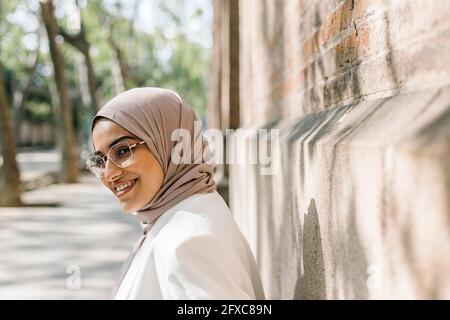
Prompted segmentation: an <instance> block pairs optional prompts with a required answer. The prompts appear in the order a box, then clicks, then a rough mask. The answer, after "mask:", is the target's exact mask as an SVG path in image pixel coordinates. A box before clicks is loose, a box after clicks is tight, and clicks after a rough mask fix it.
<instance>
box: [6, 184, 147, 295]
mask: <svg viewBox="0 0 450 320" xmlns="http://www.w3.org/2000/svg"><path fill="white" fill-rule="evenodd" d="M23 200H24V202H25V203H26V204H27V205H28V206H27V207H23V208H0V252H1V255H0V299H107V298H108V297H109V292H110V290H111V288H112V286H113V283H114V279H115V277H116V276H117V273H118V271H119V269H120V267H121V265H122V262H123V261H124V260H125V258H126V257H127V255H128V253H129V252H130V250H131V249H132V247H133V245H134V244H135V242H136V241H137V240H138V239H139V237H140V235H141V232H142V230H141V228H140V226H139V224H138V222H137V220H136V219H135V218H134V217H133V216H130V215H126V214H124V213H122V212H121V210H120V207H119V205H118V202H117V200H116V198H115V197H114V195H113V194H112V193H111V192H110V191H109V190H107V189H106V188H104V187H103V186H102V185H101V183H100V182H99V181H98V180H97V179H96V178H95V177H93V176H92V177H91V176H82V177H81V179H80V183H78V184H70V185H67V184H54V185H51V186H47V187H44V188H41V189H37V190H34V191H30V192H26V193H24V194H23ZM78 274H79V275H80V278H79V279H80V280H81V283H80V288H79V289H76V288H73V286H75V287H76V284H77V283H76V280H75V279H76V276H77V275H78ZM74 280H75V281H74Z"/></svg>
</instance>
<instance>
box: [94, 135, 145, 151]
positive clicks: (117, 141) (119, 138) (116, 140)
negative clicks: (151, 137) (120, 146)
mask: <svg viewBox="0 0 450 320" xmlns="http://www.w3.org/2000/svg"><path fill="white" fill-rule="evenodd" d="M125 139H137V138H135V137H131V136H121V137H118V138H117V139H114V140H113V141H112V142H111V143H110V144H109V146H108V149H109V148H111V147H112V146H113V145H115V144H117V143H119V142H120V141H122V140H125ZM94 154H96V155H97V154H102V152H101V151H99V150H97V151H95V152H94Z"/></svg>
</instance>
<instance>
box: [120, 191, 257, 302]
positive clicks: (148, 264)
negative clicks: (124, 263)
mask: <svg viewBox="0 0 450 320" xmlns="http://www.w3.org/2000/svg"><path fill="white" fill-rule="evenodd" d="M113 298H114V299H264V290H263V286H262V283H261V279H260V276H259V273H258V269H257V266H256V263H255V259H254V257H253V254H252V252H251V250H250V247H249V245H248V243H247V240H246V239H245V237H244V236H243V235H242V233H241V232H240V230H239V227H238V226H237V224H236V222H235V221H234V219H233V216H232V214H231V212H230V209H229V208H228V206H227V204H226V203H225V201H224V200H223V198H222V197H221V196H220V194H219V193H218V192H217V191H214V192H211V193H203V194H194V195H192V196H190V197H189V198H187V199H185V200H183V201H181V202H179V203H178V204H177V205H175V206H174V207H172V208H170V209H169V210H167V212H165V213H164V214H163V215H162V216H161V217H160V218H159V219H158V220H157V221H156V223H155V225H154V226H153V227H152V229H151V230H150V231H149V233H148V234H147V238H146V239H145V241H144V243H143V244H142V246H141V248H140V249H139V250H138V252H137V253H136V255H135V257H134V258H133V260H132V262H131V264H130V266H129V268H128V271H127V273H126V274H125V276H124V278H123V281H122V282H121V283H120V286H119V288H118V290H117V292H116V294H115V296H114V297H113Z"/></svg>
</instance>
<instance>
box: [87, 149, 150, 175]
mask: <svg viewBox="0 0 450 320" xmlns="http://www.w3.org/2000/svg"><path fill="white" fill-rule="evenodd" d="M144 142H145V141H141V142H138V143H135V144H132V145H130V144H129V143H128V142H119V143H117V144H115V145H113V146H112V147H111V148H110V149H109V151H108V153H107V154H106V155H104V156H101V155H98V154H95V155H92V156H90V157H89V159H88V160H87V161H86V168H87V169H89V171H91V172H92V173H93V174H94V175H95V176H96V177H97V178H101V177H102V176H103V173H104V171H105V167H106V162H107V161H108V159H109V160H111V162H112V163H114V165H115V166H116V167H119V168H125V167H128V166H129V165H130V164H132V163H133V160H134V154H133V148H135V147H137V146H140V145H141V144H143V143H144Z"/></svg>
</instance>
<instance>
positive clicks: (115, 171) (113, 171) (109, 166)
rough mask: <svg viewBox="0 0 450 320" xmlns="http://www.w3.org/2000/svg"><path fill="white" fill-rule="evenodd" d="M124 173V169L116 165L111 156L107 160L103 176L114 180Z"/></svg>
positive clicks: (108, 179) (107, 179)
mask: <svg viewBox="0 0 450 320" xmlns="http://www.w3.org/2000/svg"><path fill="white" fill-rule="evenodd" d="M121 173H122V169H121V168H119V167H118V166H116V165H115V164H114V163H113V162H112V161H111V160H110V159H109V158H108V160H106V163H105V169H104V170H103V178H104V179H105V180H106V181H114V180H115V177H117V176H118V175H120V174H121Z"/></svg>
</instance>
